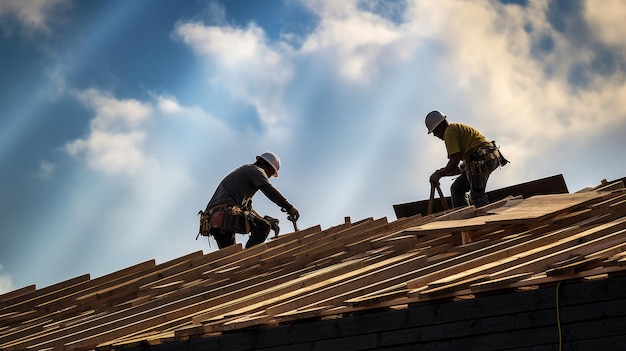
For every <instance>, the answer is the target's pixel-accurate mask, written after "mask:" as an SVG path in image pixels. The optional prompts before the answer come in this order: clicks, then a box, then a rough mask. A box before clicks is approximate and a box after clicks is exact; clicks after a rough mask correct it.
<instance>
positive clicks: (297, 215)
mask: <svg viewBox="0 0 626 351" xmlns="http://www.w3.org/2000/svg"><path fill="white" fill-rule="evenodd" d="M287 215H289V217H290V218H291V219H290V221H291V220H293V221H294V222H297V221H298V218H300V212H298V209H297V208H295V207H292V208H291V209H290V210H289V211H287Z"/></svg>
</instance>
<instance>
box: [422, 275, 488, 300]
mask: <svg viewBox="0 0 626 351" xmlns="http://www.w3.org/2000/svg"><path fill="white" fill-rule="evenodd" d="M487 279H489V275H488V274H484V275H479V276H474V277H471V278H467V279H463V280H459V281H456V282H449V283H446V284H441V285H440V284H433V285H434V286H433V287H431V286H430V285H431V284H428V287H427V288H426V289H425V290H422V291H418V296H419V297H420V298H423V297H428V298H434V297H438V296H442V295H446V294H449V293H451V292H453V291H455V290H461V289H467V288H468V287H469V286H470V285H472V284H476V283H481V282H484V281H486V280H487Z"/></svg>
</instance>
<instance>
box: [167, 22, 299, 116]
mask: <svg viewBox="0 0 626 351" xmlns="http://www.w3.org/2000/svg"><path fill="white" fill-rule="evenodd" d="M175 34H176V35H177V36H178V37H179V38H180V39H181V40H182V41H183V42H184V43H186V44H187V45H189V46H190V47H191V48H192V49H193V50H194V52H196V53H197V54H198V55H200V56H202V57H206V58H209V59H210V60H212V61H213V62H214V63H215V64H216V65H217V67H218V69H217V71H218V72H219V76H218V77H216V78H215V79H214V81H219V82H220V83H221V84H223V85H224V86H225V87H226V88H227V90H229V91H230V92H231V93H233V94H234V95H235V96H237V97H238V98H240V99H242V100H244V101H246V102H247V103H249V104H251V105H252V106H254V107H255V109H256V111H257V113H258V116H259V119H260V121H261V122H262V123H263V125H264V126H265V127H268V128H270V127H274V128H277V127H280V124H281V123H283V122H285V121H287V120H288V117H287V116H288V112H287V111H285V107H284V104H283V102H282V99H281V97H282V94H283V90H284V88H285V84H286V83H287V82H288V81H289V80H290V79H291V77H292V75H293V72H292V70H293V68H292V63H291V60H290V56H291V53H290V52H291V50H292V49H291V48H290V47H289V46H288V45H283V44H280V43H279V44H278V45H276V46H270V45H269V44H268V42H267V40H266V37H265V34H264V32H263V30H262V29H260V28H259V27H257V26H256V25H254V24H252V23H251V24H250V25H249V26H248V27H247V28H236V27H231V26H224V27H219V26H208V25H205V24H202V23H197V22H192V23H181V24H179V25H178V26H177V27H176V29H175ZM207 79H208V78H207Z"/></svg>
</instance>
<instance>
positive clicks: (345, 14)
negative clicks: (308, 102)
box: [301, 0, 415, 82]
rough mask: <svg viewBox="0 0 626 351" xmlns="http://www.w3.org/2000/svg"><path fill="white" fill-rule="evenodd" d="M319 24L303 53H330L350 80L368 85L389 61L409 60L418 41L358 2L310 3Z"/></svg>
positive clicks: (305, 44)
mask: <svg viewBox="0 0 626 351" xmlns="http://www.w3.org/2000/svg"><path fill="white" fill-rule="evenodd" d="M307 4H308V5H309V7H310V9H311V10H312V11H314V12H315V13H316V14H318V15H319V16H320V19H321V21H320V24H319V26H318V27H317V28H316V29H315V31H314V32H313V33H311V35H310V36H308V37H307V39H306V41H305V42H304V43H303V45H302V49H301V53H302V54H304V55H306V54H316V53H319V52H324V51H329V52H330V56H331V60H332V61H335V60H337V62H338V65H337V67H338V69H339V73H340V74H341V75H342V76H344V77H345V78H347V79H350V80H356V81H361V82H367V81H369V80H370V78H371V76H372V75H376V73H377V72H378V65H380V64H381V61H382V63H384V62H385V61H386V60H391V61H397V60H403V59H406V58H407V56H408V55H409V54H410V52H411V51H412V50H414V48H415V42H412V41H406V40H404V39H405V38H406V33H405V32H404V30H403V29H402V28H400V27H398V26H396V25H395V24H394V23H393V22H391V21H390V20H388V19H386V18H384V17H381V16H379V15H377V14H375V13H373V12H369V11H365V10H363V9H360V8H359V7H358V1H356V0H353V1H334V2H330V1H317V0H315V1H308V2H307Z"/></svg>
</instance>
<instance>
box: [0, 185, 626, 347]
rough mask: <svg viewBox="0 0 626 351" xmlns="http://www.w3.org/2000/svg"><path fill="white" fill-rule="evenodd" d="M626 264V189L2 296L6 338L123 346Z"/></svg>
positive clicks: (295, 237)
mask: <svg viewBox="0 0 626 351" xmlns="http://www.w3.org/2000/svg"><path fill="white" fill-rule="evenodd" d="M624 272H626V191H625V189H624V187H623V184H622V183H621V182H620V183H619V184H607V185H601V186H598V187H596V188H593V189H584V190H582V191H580V192H577V193H572V194H548V195H537V196H532V197H529V198H522V197H521V196H516V197H508V198H505V199H503V200H501V201H498V202H497V203H494V204H491V205H488V206H486V207H483V208H479V209H475V208H474V207H468V208H463V209H457V210H448V211H445V212H439V213H435V214H433V215H429V216H424V217H423V216H421V215H419V214H418V215H415V216H412V217H406V218H400V219H398V220H395V221H391V222H389V221H388V220H387V219H386V218H382V219H372V218H368V219H365V220H361V221H358V222H354V223H352V222H351V221H350V220H349V218H346V222H345V223H343V224H340V225H337V226H334V227H331V228H328V229H326V230H322V229H321V228H320V227H319V226H316V227H311V228H308V229H305V230H300V231H298V232H293V233H288V234H283V235H281V236H279V237H277V238H274V239H272V240H270V241H269V242H266V243H264V244H261V245H258V246H255V247H253V248H250V249H243V248H242V247H241V245H240V244H237V245H234V246H231V247H229V248H225V249H222V250H219V251H214V252H210V253H207V254H203V253H202V252H201V251H200V252H194V253H191V254H189V255H187V256H183V257H180V258H178V259H175V260H172V261H169V262H164V263H161V264H156V263H155V262H154V261H148V262H143V263H140V264H137V265H135V266H132V267H128V268H126V269H123V270H120V271H117V272H114V273H111V274H109V275H106V276H102V277H98V278H94V279H91V278H90V277H89V275H85V276H80V277H76V278H74V279H70V280H68V281H64V282H61V283H58V284H55V285H52V286H49V287H45V288H41V289H36V288H35V287H34V286H30V287H25V288H22V289H19V290H16V291H12V292H9V293H6V294H3V295H0V348H1V349H4V350H23V349H33V350H42V349H49V350H91V349H99V350H111V349H125V348H133V347H139V346H140V345H143V346H146V345H159V344H167V343H176V342H181V341H185V340H190V339H191V338H214V337H218V336H220V335H223V334H224V333H232V332H236V331H241V330H252V329H259V328H271V327H276V326H281V325H286V324H289V323H296V322H301V321H306V320H328V319H337V318H343V317H345V316H351V315H354V314H356V313H367V312H368V311H380V310H381V309H402V308H404V309H406V308H411V306H423V305H425V304H426V305H427V304H429V303H434V302H436V301H444V300H445V301H453V300H459V299H460V300H465V299H473V298H475V297H476V296H481V294H495V293H498V292H499V291H512V290H513V291H516V290H517V291H520V290H524V289H532V288H536V287H540V286H546V285H550V284H552V285H554V284H557V283H558V282H560V281H571V280H576V279H605V278H607V277H610V276H613V275H616V274H622V273H624Z"/></svg>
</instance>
